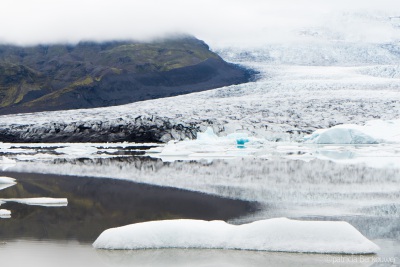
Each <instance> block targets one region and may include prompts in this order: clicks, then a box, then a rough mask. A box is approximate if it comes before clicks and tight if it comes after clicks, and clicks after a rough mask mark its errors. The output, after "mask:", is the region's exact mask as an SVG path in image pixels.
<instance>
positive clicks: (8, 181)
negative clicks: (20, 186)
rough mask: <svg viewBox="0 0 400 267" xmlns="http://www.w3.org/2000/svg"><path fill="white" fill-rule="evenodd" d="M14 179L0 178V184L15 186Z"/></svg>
mask: <svg viewBox="0 0 400 267" xmlns="http://www.w3.org/2000/svg"><path fill="white" fill-rule="evenodd" d="M15 183H16V182H15V179H14V178H11V177H5V176H0V184H15Z"/></svg>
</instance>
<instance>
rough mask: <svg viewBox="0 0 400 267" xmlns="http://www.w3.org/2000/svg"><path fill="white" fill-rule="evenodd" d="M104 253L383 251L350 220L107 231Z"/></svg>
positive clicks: (100, 244) (185, 222) (170, 223)
mask: <svg viewBox="0 0 400 267" xmlns="http://www.w3.org/2000/svg"><path fill="white" fill-rule="evenodd" d="M93 246H94V247H95V248H98V249H157V248H204V249H242V250H263V251H280V252H308V253H341V254H371V253H376V252H377V251H378V250H379V247H378V246H377V245H375V244H374V243H373V242H371V241H370V240H368V239H367V238H366V237H364V236H363V235H362V234H361V233H360V232H358V231H357V230H356V229H355V228H354V227H353V226H351V225H350V224H348V223H347V222H340V221H335V222H334V221H298V220H290V219H287V218H275V219H268V220H260V221H255V222H252V223H248V224H243V225H231V224H228V223H226V222H223V221H202V220H189V219H182V220H165V221H151V222H144V223H137V224H132V225H127V226H123V227H118V228H112V229H108V230H106V231H104V232H103V233H102V234H101V235H100V236H99V237H98V238H97V240H96V241H95V242H94V243H93Z"/></svg>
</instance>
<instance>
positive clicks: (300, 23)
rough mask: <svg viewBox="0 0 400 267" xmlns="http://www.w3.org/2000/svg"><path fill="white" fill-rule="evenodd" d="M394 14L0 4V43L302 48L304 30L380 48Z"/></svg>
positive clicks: (133, 3) (256, 5)
mask: <svg viewBox="0 0 400 267" xmlns="http://www.w3.org/2000/svg"><path fill="white" fill-rule="evenodd" d="M354 14H355V15H354ZM367 15H368V16H367ZM371 15H373V17H371ZM396 15H397V16H400V1H399V0H140V1H137V0H1V2H0V42H2V43H17V44H36V43H49V42H78V41H80V40H95V41H101V40H111V39H146V38H152V37H158V36H163V35H165V34H170V33H177V32H178V33H189V34H193V35H195V36H196V37H198V38H200V39H203V40H204V41H206V42H207V43H209V44H211V46H219V45H229V44H242V45H254V44H261V43H265V42H278V43H279V42H293V41H299V40H300V39H301V38H303V37H299V32H301V31H303V30H304V32H306V33H307V34H308V35H310V36H311V35H313V31H314V30H315V31H316V32H319V34H321V32H322V33H323V34H325V35H326V36H327V38H328V39H329V38H339V39H340V38H342V39H344V40H348V41H364V42H378V41H379V42H381V41H390V40H396V39H399V29H398V28H397V29H396V28H395V27H393V26H392V24H393V23H389V22H388V21H383V20H382V18H384V17H388V16H396ZM392 22H394V23H397V22H396V19H393V21H392ZM399 25H400V22H399ZM310 29H311V30H310ZM303 39H304V38H303Z"/></svg>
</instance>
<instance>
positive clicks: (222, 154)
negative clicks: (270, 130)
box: [146, 127, 266, 161]
mask: <svg viewBox="0 0 400 267" xmlns="http://www.w3.org/2000/svg"><path fill="white" fill-rule="evenodd" d="M263 142H266V141H265V140H263V139H258V138H255V137H249V136H248V134H247V133H232V134H228V135H227V136H220V137H219V136H217V135H216V134H215V133H214V130H213V129H212V128H211V127H208V128H207V129H206V130H205V132H203V133H201V132H199V133H197V139H195V140H185V141H178V142H176V141H170V142H169V143H168V144H166V145H165V146H163V147H157V148H154V149H150V150H149V151H148V152H147V153H146V154H147V155H148V156H150V157H155V158H161V159H162V160H163V161H175V160H193V159H215V158H219V159H224V158H225V159H229V158H233V157H246V156H251V155H254V153H255V152H257V151H258V150H259V149H260V144H262V143H263Z"/></svg>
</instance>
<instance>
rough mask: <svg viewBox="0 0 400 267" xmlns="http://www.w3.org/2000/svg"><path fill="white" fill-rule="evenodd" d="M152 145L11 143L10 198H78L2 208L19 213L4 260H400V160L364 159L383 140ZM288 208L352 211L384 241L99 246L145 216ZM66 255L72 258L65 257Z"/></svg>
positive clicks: (348, 216) (232, 218) (0, 224)
mask: <svg viewBox="0 0 400 267" xmlns="http://www.w3.org/2000/svg"><path fill="white" fill-rule="evenodd" d="M155 146H157V145H155ZM81 147H82V146H81ZM83 147H85V146H83ZM149 147H150V146H146V145H135V144H130V145H126V144H125V145H119V146H118V145H114V146H112V147H107V144H102V145H91V149H82V150H77V149H71V146H70V145H65V147H64V148H63V147H62V146H60V145H58V146H50V145H44V146H43V147H40V146H39V145H33V146H31V147H27V146H18V145H14V146H12V147H9V148H8V149H4V150H3V151H5V152H3V154H2V156H6V157H7V158H8V159H16V160H17V162H16V163H15V164H3V165H2V166H1V168H2V171H1V173H0V176H7V177H12V178H15V179H16V184H14V185H11V186H9V187H6V188H4V189H3V190H1V191H0V199H10V198H39V197H47V198H67V199H68V205H67V206H50V207H49V206H38V205H27V204H23V203H15V202H6V203H4V204H2V205H1V209H7V210H10V212H11V218H3V219H0V240H1V244H0V257H1V259H2V263H5V264H6V265H7V266H27V265H29V263H30V262H35V264H38V265H39V264H40V265H41V266H54V265H57V266H187V265H188V264H190V265H191V266H266V265H270V266H293V264H296V265H299V264H303V265H307V266H332V264H333V263H338V264H341V265H340V266H387V265H390V264H392V263H393V262H395V264H399V259H400V252H399V249H398V248H399V247H400V220H399V218H400V201H399V199H400V198H399V195H400V185H399V181H400V168H398V166H396V165H393V164H392V165H390V164H388V165H379V166H375V165H373V164H370V163H371V162H373V158H374V157H376V160H377V161H378V159H380V161H382V158H380V157H378V156H374V154H373V153H370V155H369V158H368V161H354V159H355V158H357V153H355V151H360V150H365V149H367V150H365V151H374V146H369V147H368V148H365V147H361V148H360V147H358V148H356V147H353V146H348V147H347V148H342V149H338V148H337V147H336V148H335V149H333V148H332V147H321V146H320V147H319V148H317V150H318V151H319V154H318V153H314V154H318V155H323V156H324V157H325V158H321V157H319V158H312V159H310V158H301V157H302V155H305V154H306V153H305V151H309V149H310V148H309V147H303V148H302V147H299V146H296V145H289V146H285V147H281V148H280V149H276V148H275V149H274V151H281V152H280V155H276V154H274V155H272V154H268V153H267V154H265V153H264V154H263V155H260V153H259V154H257V155H256V156H254V155H250V156H245V157H230V158H218V157H215V155H214V156H213V157H207V156H205V157H200V159H199V158H196V159H174V160H170V161H168V160H166V159H165V158H163V159H160V158H156V157H151V156H149V155H148V154H146V151H148V148H149ZM60 149H61V150H60ZM343 149H344V150H343ZM380 149H381V150H382V148H380ZM62 151H64V153H61V152H62ZM85 151H86V152H85ZM88 151H90V152H88ZM238 151H240V150H238ZM293 151H297V152H293ZM335 151H336V152H335ZM346 151H347V152H346ZM394 151H397V150H396V149H394ZM334 152H335V153H334ZM261 154H262V153H261ZM363 155H364V154H363ZM364 156H365V155H364ZM391 156H392V157H391V159H392V160H393V159H394V160H398V158H399V155H398V154H396V153H392V155H391ZM365 158H366V157H364V159H365ZM371 159H372V160H371ZM277 217H288V218H292V219H301V220H334V221H337V220H342V221H346V222H349V223H350V224H352V225H353V226H354V227H355V228H356V229H357V230H359V231H360V232H361V233H362V234H363V235H365V236H366V237H367V238H368V239H370V240H371V241H373V242H374V243H376V244H377V245H378V246H380V248H381V250H380V252H379V253H378V254H377V255H362V256H359V255H357V256H356V255H353V256H352V255H325V254H301V253H279V252H260V251H240V250H197V249H157V250H138V251H105V250H95V249H94V248H92V245H91V244H92V243H93V241H94V240H95V239H96V238H97V236H98V235H99V234H100V233H101V232H102V231H103V230H105V229H108V228H111V227H117V226H122V225H126V224H131V223H135V222H144V221H150V220H160V219H176V218H191V219H203V220H225V221H228V222H230V223H233V224H242V223H247V222H251V221H254V220H260V219H268V218H277ZM21 255H23V257H22V256H21ZM61 257H62V258H63V261H62V262H58V259H59V258H61Z"/></svg>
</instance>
